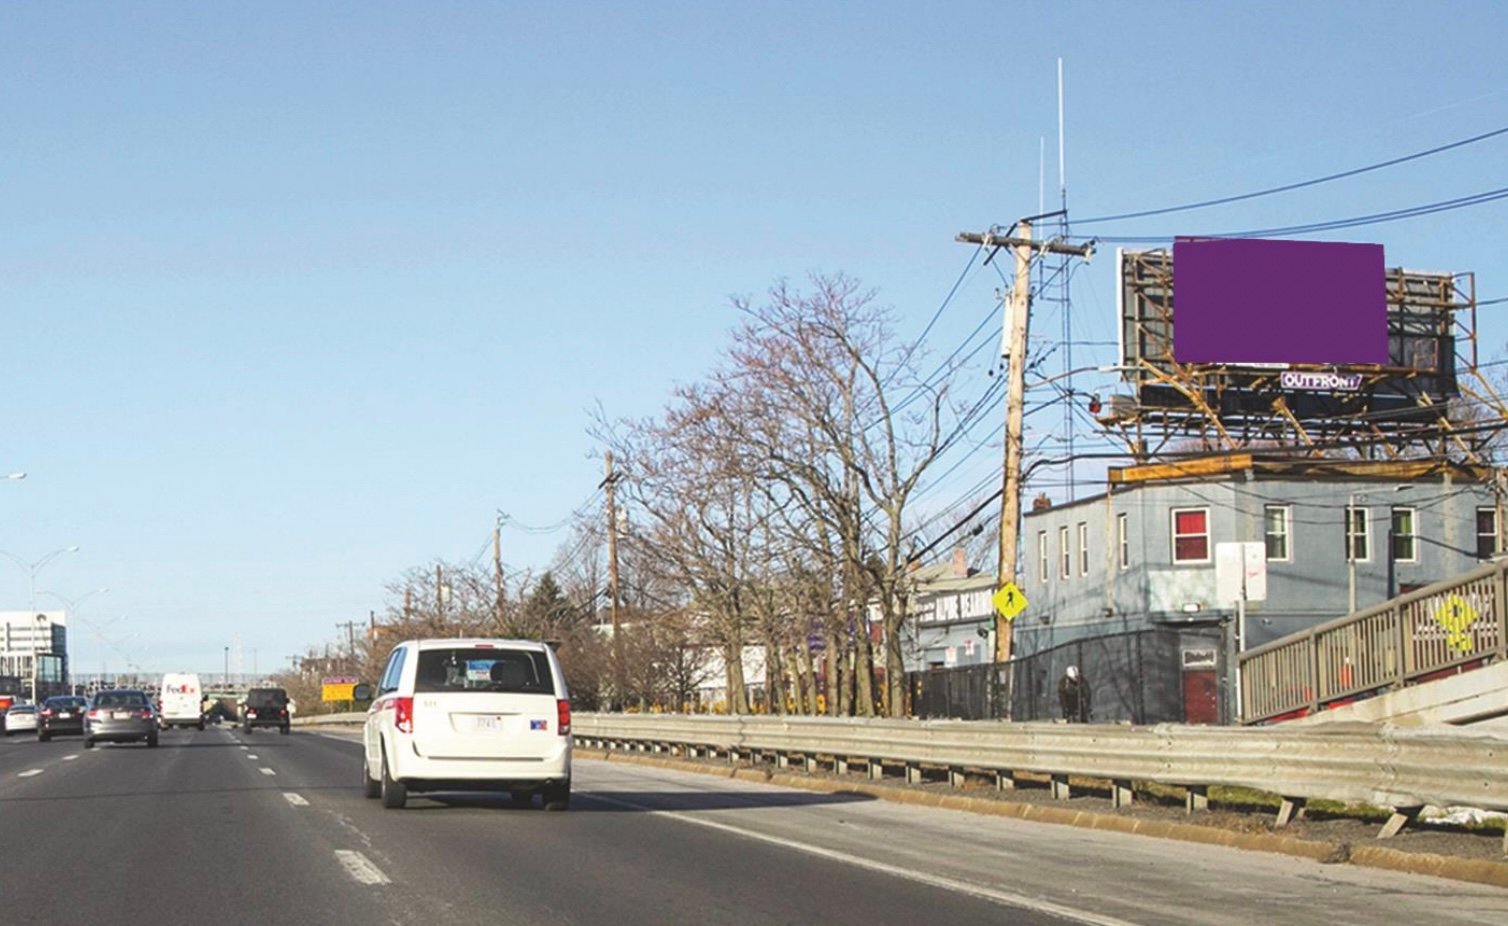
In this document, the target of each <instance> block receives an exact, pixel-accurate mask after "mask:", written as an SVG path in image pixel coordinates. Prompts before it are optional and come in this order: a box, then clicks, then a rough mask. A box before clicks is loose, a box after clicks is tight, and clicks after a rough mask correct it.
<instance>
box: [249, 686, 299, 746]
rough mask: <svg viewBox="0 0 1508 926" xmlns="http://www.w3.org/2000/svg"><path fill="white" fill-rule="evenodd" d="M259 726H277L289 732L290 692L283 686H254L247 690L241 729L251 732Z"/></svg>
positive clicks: (281, 730) (284, 731) (285, 732)
mask: <svg viewBox="0 0 1508 926" xmlns="http://www.w3.org/2000/svg"><path fill="white" fill-rule="evenodd" d="M257 727H277V728H278V732H279V733H282V734H284V735H287V733H288V692H286V691H284V690H283V689H281V688H253V689H251V690H250V691H248V692H246V709H245V710H244V711H243V712H242V721H241V729H243V730H245V731H246V732H247V733H250V732H251V731H252V730H253V729H255V728H257Z"/></svg>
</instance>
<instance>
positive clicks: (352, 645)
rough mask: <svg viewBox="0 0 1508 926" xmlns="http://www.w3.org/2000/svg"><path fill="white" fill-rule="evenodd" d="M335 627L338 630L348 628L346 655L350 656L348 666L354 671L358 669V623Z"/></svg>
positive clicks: (348, 622) (342, 624) (351, 622)
mask: <svg viewBox="0 0 1508 926" xmlns="http://www.w3.org/2000/svg"><path fill="white" fill-rule="evenodd" d="M335 626H336V628H337V629H339V628H341V627H344V628H346V653H347V654H349V661H348V662H347V666H348V667H349V668H352V669H354V668H355V667H356V622H355V621H346V622H344V623H340V624H336V625H335Z"/></svg>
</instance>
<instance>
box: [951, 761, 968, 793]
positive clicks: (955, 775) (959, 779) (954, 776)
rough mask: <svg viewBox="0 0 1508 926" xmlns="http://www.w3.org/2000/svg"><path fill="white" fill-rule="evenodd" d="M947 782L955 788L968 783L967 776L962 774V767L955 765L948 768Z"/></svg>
mask: <svg viewBox="0 0 1508 926" xmlns="http://www.w3.org/2000/svg"><path fill="white" fill-rule="evenodd" d="M948 784H950V785H952V786H953V787H955V788H962V787H963V786H964V785H966V784H968V777H967V776H966V775H964V773H963V769H961V768H959V767H957V766H954V767H953V768H950V769H948Z"/></svg>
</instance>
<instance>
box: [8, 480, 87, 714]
mask: <svg viewBox="0 0 1508 926" xmlns="http://www.w3.org/2000/svg"><path fill="white" fill-rule="evenodd" d="M25 477H26V474H25V473H12V474H11V475H10V476H9V477H7V478H11V479H17V478H25ZM78 551H79V548H78V544H74V545H73V546H71V547H64V548H62V549H61V550H53V551H52V552H51V553H49V554H47V555H46V556H44V557H42V558H41V559H39V560H37V561H36V562H32V563H28V562H26V561H25V560H23V559H22V558H21V557H19V556H17V555H16V554H14V553H7V552H6V551H4V550H0V556H4V557H5V558H6V559H8V560H10V561H11V562H13V563H15V564H16V565H17V566H18V567H19V568H21V569H24V570H26V578H27V585H28V588H29V593H30V597H29V598H28V604H29V606H30V608H31V614H32V619H33V620H35V621H36V624H35V625H34V626H33V627H32V636H31V700H32V701H33V702H35V701H36V700H37V658H38V656H39V654H40V653H41V648H40V646H39V643H40V642H41V636H42V626H41V625H42V624H43V623H44V622H45V621H46V618H45V617H42V615H39V614H37V573H39V572H41V571H42V567H44V566H46V565H47V564H48V563H50V562H52V561H53V560H55V559H57V558H58V557H59V556H62V555H63V554H64V553H77V552H78ZM39 618H40V619H39Z"/></svg>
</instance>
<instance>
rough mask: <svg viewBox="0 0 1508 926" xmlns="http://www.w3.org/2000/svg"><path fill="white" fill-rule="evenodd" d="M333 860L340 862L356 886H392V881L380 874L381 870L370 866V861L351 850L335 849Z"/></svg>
mask: <svg viewBox="0 0 1508 926" xmlns="http://www.w3.org/2000/svg"><path fill="white" fill-rule="evenodd" d="M335 860H336V861H337V862H340V865H341V867H342V868H344V869H345V870H346V874H348V875H350V876H351V877H352V878H354V879H355V880H356V883H358V884H392V883H393V881H392V879H391V878H389V877H388V876H387V875H385V874H383V873H382V869H381V868H378V867H377V866H376V865H373V864H372V861H371V859H369V858H367V857H366V856H365V855H362V854H361V853H360V852H356V851H354V850H351V849H336V850H335Z"/></svg>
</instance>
